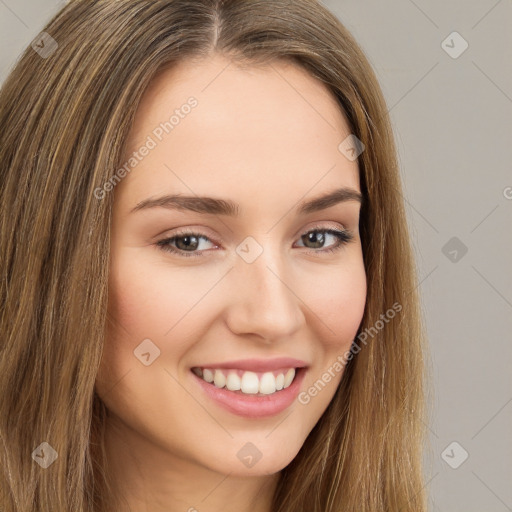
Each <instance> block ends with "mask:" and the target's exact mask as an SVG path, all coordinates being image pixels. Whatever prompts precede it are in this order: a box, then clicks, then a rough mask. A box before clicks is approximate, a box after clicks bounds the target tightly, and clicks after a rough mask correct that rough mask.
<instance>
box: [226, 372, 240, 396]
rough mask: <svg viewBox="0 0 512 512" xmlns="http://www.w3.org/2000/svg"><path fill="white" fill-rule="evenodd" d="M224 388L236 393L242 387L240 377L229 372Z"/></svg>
mask: <svg viewBox="0 0 512 512" xmlns="http://www.w3.org/2000/svg"><path fill="white" fill-rule="evenodd" d="M226 387H227V388H228V389H229V390H230V391H238V390H239V389H240V388H241V387H242V381H241V380H240V377H239V376H238V375H237V374H236V373H233V372H231V373H230V374H229V375H228V378H227V379H226Z"/></svg>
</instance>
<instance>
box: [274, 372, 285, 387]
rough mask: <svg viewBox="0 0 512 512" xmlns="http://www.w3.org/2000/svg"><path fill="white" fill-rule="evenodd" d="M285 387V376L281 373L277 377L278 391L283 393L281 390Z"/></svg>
mask: <svg viewBox="0 0 512 512" xmlns="http://www.w3.org/2000/svg"><path fill="white" fill-rule="evenodd" d="M283 387H284V375H283V374H282V373H280V374H279V375H278V376H277V377H276V390H277V391H281V389H283Z"/></svg>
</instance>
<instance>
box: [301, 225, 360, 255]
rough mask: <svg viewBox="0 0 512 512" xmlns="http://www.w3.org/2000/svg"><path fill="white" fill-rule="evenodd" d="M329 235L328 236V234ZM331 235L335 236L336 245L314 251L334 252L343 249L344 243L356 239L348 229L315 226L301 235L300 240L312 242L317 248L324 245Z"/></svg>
mask: <svg viewBox="0 0 512 512" xmlns="http://www.w3.org/2000/svg"><path fill="white" fill-rule="evenodd" d="M326 235H327V236H326ZM329 237H334V239H335V243H334V245H332V246H330V247H328V248H327V249H322V250H321V251H313V252H321V253H329V252H334V251H337V250H339V249H341V248H342V247H343V246H344V245H346V244H347V243H349V242H350V241H352V240H353V239H354V235H353V234H352V233H351V232H350V231H347V230H342V229H340V230H338V229H331V228H321V227H315V228H313V229H310V230H309V231H306V233H304V234H303V235H301V237H300V240H301V241H302V242H303V243H308V244H309V243H312V244H313V246H314V247H313V248H314V249H316V248H318V247H319V246H322V247H323V246H324V245H325V243H326V240H327V239H328V238H329Z"/></svg>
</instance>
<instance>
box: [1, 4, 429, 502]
mask: <svg viewBox="0 0 512 512" xmlns="http://www.w3.org/2000/svg"><path fill="white" fill-rule="evenodd" d="M44 32H46V33H47V34H49V36H51V38H53V39H54V40H55V41H56V44H54V43H52V42H51V39H49V38H48V36H47V35H44V38H45V39H43V43H40V44H39V46H38V47H39V48H41V47H45V48H46V49H47V51H48V53H50V54H47V55H45V56H43V55H42V54H41V51H36V49H37V48H38V47H37V46H34V47H31V46H29V47H28V48H27V49H26V51H25V52H24V53H23V55H22V56H21V58H20V59H19V61H18V62H17V64H16V66H15V67H14V69H13V70H12V72H11V73H10V75H9V76H8V78H7V80H6V81H5V83H4V84H3V86H2V88H1V90H0V126H1V130H2V131H1V134H0V184H1V192H0V222H1V224H0V242H1V243H0V247H1V250H0V272H1V274H0V307H1V318H0V390H1V393H0V440H1V442H0V453H1V459H0V500H1V501H0V505H1V506H0V508H1V510H2V511H3V512H14V511H16V512H36V511H37V512H43V511H50V510H51V511H52V512H55V511H63V512H64V511H65V512H69V511H76V512H92V511H94V512H103V511H105V509H106V503H107V501H106V495H107V493H108V484H109V482H108V478H107V475H106V472H105V471H104V468H105V467H106V466H105V464H106V462H107V461H106V458H105V452H104V449H103V446H104V445H103V437H102V432H103V425H104V420H105V406H104V405H103V403H102V402H101V401H100V400H99V398H98V396H97V395H96V394H95V392H94V384H95V378H96V374H97V371H98V367H99V363H100V359H101V354H102V348H103V342H104V337H105V325H106V322H107V319H108V317H107V298H108V288H107V282H108V269H109V243H110V219H111V212H112V207H113V194H106V195H105V197H103V199H101V200H99V199H98V198H97V196H96V195H95V193H94V191H95V190H97V189H98V188H101V187H102V186H103V184H104V183H106V182H107V181H108V180H109V179H110V178H111V176H112V175H114V173H115V172H116V170H118V165H119V163H120V159H121V155H122V151H123V145H124V143H125V141H126V138H127V135H128V133H129V131H130V128H131V125H132V123H133V120H134V115H135V112H136V109H137V106H138V103H139V101H140V99H141V96H142V95H143V93H144V91H145V89H146V88H147V86H148V84H149V83H150V81H151V80H152V78H153V77H154V76H155V75H156V74H157V73H158V72H159V71H160V70H162V69H163V68H167V67H170V66H172V65H173V64H174V63H176V62H178V61H180V60H182V59H188V58H193V57H200V58H201V57H207V56H208V55H211V53H212V52H213V51H215V52H220V53H223V54H225V55H227V56H229V57H230V58H231V59H232V60H237V61H239V62H245V63H249V65H251V64H257V63H267V62H271V61H272V60H274V59H287V60H288V61H292V62H294V63H296V64H298V65H299V66H302V67H303V68H304V69H306V70H307V71H309V73H310V74H311V75H312V76H314V77H316V78H318V79H319V80H321V81H322V82H324V83H325V84H327V85H328V87H329V89H330V90H331V91H332V94H333V95H334V96H335V97H336V98H337V100H338V102H339V105H340V108H341V109H342V110H343V111H344V113H345V115H346V117H347V119H348V121H349V123H350V127H351V130H352V133H353V134H354V135H355V136H357V138H358V139H360V140H361V141H362V142H363V144H364V145H365V148H366V149H365V151H364V152H363V153H362V154H361V155H360V156H359V160H358V161H359V170H360V183H361V190H362V193H363V196H364V204H363V207H362V210H361V215H360V233H361V241H362V245H363V257H364V264H365V269H366V275H367V283H368V294H367V303H366V308H365V312H364V316H363V320H362V322H361V326H360V328H359V333H360V334H364V341H365V342H364V343H362V344H361V343H359V345H360V347H359V350H358V353H357V354H356V355H354V357H353V358H352V359H351V360H350V361H349V362H348V363H347V366H346V367H345V371H344V374H343V377H342V381H341V383H340V385H339V388H338V390H337V392H336V394H335V396H334V397H333V400H332V401H331V403H330V404H329V406H328V408H327V410H326V411H325V413H324V414H323V415H322V417H321V418H320V420H319V422H318V423H317V425H316V426H315V427H314V429H313V430H312V431H311V433H310V435H309V436H308V438H307V439H306V441H305V443H304V445H303V447H302V448H301V450H300V452H299V453H298V455H297V456H296V457H295V459H294V460H293V461H292V462H291V463H290V464H289V465H288V466H287V467H286V468H284V469H283V470H282V474H281V478H280V481H279V485H278V488H277V490H276V493H275V496H274V505H273V511H275V512H299V511H300V512H306V511H307V512H335V511H336V512H342V511H343V512H354V511H357V512H384V511H386V512H391V511H392V512H398V511H403V512H405V511H415V512H425V511H426V491H425V481H424V475H423V468H422V455H423V449H424V443H425V439H426V435H425V434H426V432H425V422H426V421H427V418H426V413H427V414H428V412H429V411H427V407H426V404H427V401H426V400H425V395H426V393H425V391H426V389H427V386H426V384H428V383H429V382H430V380H429V379H428V378H426V375H427V372H426V369H427V366H426V365H425V362H426V360H427V358H426V357H425V355H426V336H425V329H424V327H423V325H424V321H423V318H422V310H421V307H420V300H419V295H418V282H417V277H416V268H415V263H414V259H413V253H412V246H411V241H410V237H409V231H408V226H407V221H406V215H405V210H404V200H403V197H402V195H401V190H402V188H401V181H400V175H399V170H398V164H397V159H396V150H395V146H394V140H393V134H392V129H391V127H390V122H389V116H388V114H387V109H386V104H385V101H384V99H383V96H382V93H381V90H380V88H379V85H378V83H377V80H376V77H375V75H374V72H373V71H372V69H371V67H370V65H369V63H368V61H367V59H366V58H365V56H364V54H363V52H362V51H361V49H360V48H359V46H358V45H357V44H356V42H355V41H354V39H353V38H352V36H351V35H350V33H349V32H348V31H347V30H346V29H345V28H344V26H343V25H342V24H341V22H340V21H339V20H338V19H337V18H336V17H335V16H334V15H333V14H331V13H330V12H329V11H328V10H327V9H326V8H325V7H324V6H323V5H322V4H320V3H318V2H317V1H316V0H224V1H222V0H154V1H151V0H121V1H114V0H98V1H90V0H89V1H86V0H82V1H81V0H75V1H71V2H70V3H68V4H67V5H66V6H65V7H63V8H62V10H61V11H60V12H58V13H57V14H56V15H55V17H54V18H53V19H52V20H51V21H50V22H49V23H48V24H47V26H46V27H45V29H44ZM44 41H46V44H44ZM57 45H58V47H57ZM340 142H341V141H340ZM393 304H398V305H399V310H400V312H399V314H397V315H396V318H394V319H392V320H388V321H386V323H385V326H384V327H383V328H378V327H377V328H376V327H375V326H376V325H377V322H378V321H379V319H382V316H381V315H383V314H384V313H385V312H387V311H388V310H390V308H392V305H393ZM381 323H382V322H381ZM368 333H371V336H370V338H368ZM358 339H359V340H360V341H362V340H363V337H360V338H358ZM44 442H47V443H48V444H49V445H50V446H51V447H52V449H54V450H55V452H56V454H57V455H58V459H57V461H56V462H55V463H54V464H52V465H51V466H50V467H48V468H47V469H46V470H42V469H41V467H40V466H39V465H38V464H36V463H35V462H34V460H35V459H33V452H34V450H36V448H38V447H40V445H41V443H44ZM45 446H46V445H43V447H45ZM39 449H41V448H39Z"/></svg>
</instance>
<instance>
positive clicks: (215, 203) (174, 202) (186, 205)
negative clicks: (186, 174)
mask: <svg viewBox="0 0 512 512" xmlns="http://www.w3.org/2000/svg"><path fill="white" fill-rule="evenodd" d="M347 201H357V202H359V203H360V204H362V203H363V196H362V195H361V193H360V192H358V191H357V190H355V189H353V188H349V187H343V188H339V189H336V190H334V191H332V192H327V193H325V194H322V195H321V196H318V197H315V198H313V199H310V200H308V201H301V202H300V203H299V204H298V205H297V207H296V210H297V213H298V214H299V215H306V214H309V213H313V212H318V211H321V210H325V209H327V208H330V207H331V206H335V205H337V204H339V203H345V202H347ZM150 208H167V209H169V210H180V211H181V210H188V211H192V212H196V213H201V214H213V215H226V216H230V217H237V216H238V215H239V213H240V206H239V205H238V204H237V203H235V202H233V201H231V200H228V199H216V198H213V197H202V196H182V195H164V196H161V197H156V198H149V199H145V200H144V201H141V202H140V203H138V204H137V205H136V206H135V207H134V208H133V209H132V210H131V212H130V213H133V212H137V211H141V210H148V209H150Z"/></svg>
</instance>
